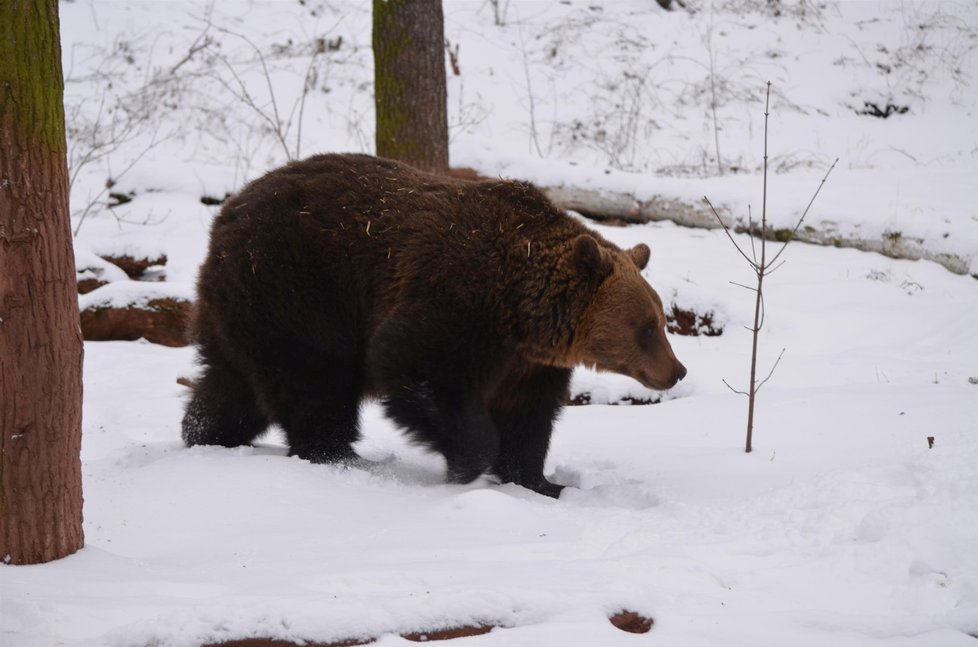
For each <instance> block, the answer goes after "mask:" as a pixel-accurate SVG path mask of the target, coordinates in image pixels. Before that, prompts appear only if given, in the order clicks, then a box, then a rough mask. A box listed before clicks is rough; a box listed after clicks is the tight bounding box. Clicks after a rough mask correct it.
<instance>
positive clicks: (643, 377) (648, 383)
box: [633, 371, 679, 391]
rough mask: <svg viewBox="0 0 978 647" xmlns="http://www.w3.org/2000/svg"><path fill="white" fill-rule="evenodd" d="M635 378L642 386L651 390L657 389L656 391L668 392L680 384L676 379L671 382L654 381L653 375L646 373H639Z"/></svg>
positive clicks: (670, 380)
mask: <svg viewBox="0 0 978 647" xmlns="http://www.w3.org/2000/svg"><path fill="white" fill-rule="evenodd" d="M633 377H634V378H635V379H636V380H638V381H639V382H641V383H642V386H645V387H647V388H650V389H655V390H656V391H666V390H668V389H671V388H672V387H674V386H676V383H677V382H679V380H678V379H677V378H675V377H674V378H672V379H669V380H657V379H654V378H653V377H652V376H651V375H649V374H648V373H646V372H645V371H641V372H639V374H638V375H635V376H633Z"/></svg>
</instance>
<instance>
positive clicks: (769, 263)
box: [703, 81, 839, 452]
mask: <svg viewBox="0 0 978 647" xmlns="http://www.w3.org/2000/svg"><path fill="white" fill-rule="evenodd" d="M770 105H771V82H770V81H768V83H767V96H766V98H765V101H764V172H763V178H764V187H763V191H762V194H761V196H762V197H761V222H760V230H759V231H758V232H757V234H758V237H759V238H760V243H759V244H757V245H755V244H754V239H753V237H752V238H751V239H750V241H751V246H750V255H749V256H748V255H747V252H746V251H744V249H743V248H742V247H741V246H740V245H739V244H738V243H737V241H736V240H734V237H733V235H731V233H730V228H729V227H728V226H727V223H725V222H724V221H723V219H722V218H721V217H720V214H719V213H717V210H716V207H714V206H713V203H711V202H710V199H709V198H707V197H706V196H704V197H703V200H704V201H705V202H706V204H707V205H709V207H710V210H711V211H712V212H713V215H714V216H715V217H716V219H717V221H718V222H719V223H720V226H721V227H723V231H724V233H726V234H727V238H728V239H730V242H731V243H733V246H734V247H735V248H736V249H737V251H738V252H740V255H741V256H743V257H744V260H746V261H747V264H748V265H750V268H751V270H753V272H754V276H755V277H756V278H757V284H756V286H754V287H751V286H748V285H742V284H740V283H734V285H737V286H738V287H742V288H746V289H748V290H750V291H752V292H754V296H755V298H754V325H753V327H750V328H747V330H750V331H751V355H750V381H749V383H748V387H747V391H741V390H738V389H735V388H733V387H732V386H730V384H728V383H727V381H726V380H724V381H723V383H724V384H726V385H727V388H729V389H730V390H731V391H733V392H734V393H738V394H741V395H745V396H747V443H746V449H745V451H746V452H750V451H751V442H752V439H753V434H754V404H755V401H756V399H757V392H758V391H760V389H761V387H762V386H764V384H766V383H767V381H768V380H770V379H771V376H772V375H773V374H774V369H776V368H777V367H778V364H779V363H780V362H781V358H782V356H784V350H785V349H783V348H782V349H781V353H780V354H778V358H777V359H776V360H775V361H774V364H773V365H772V366H771V369H770V370H769V371H768V373H767V375H766V376H765V377H764V378H763V379H761V380H758V379H757V342H758V336H759V335H760V332H761V328H763V327H764V314H765V312H764V310H765V307H764V291H763V289H764V279H765V277H767V276H769V275H770V274H771V273H773V272H774V271H775V270H777V269H778V268H780V267H781V266H782V265H784V263H785V261H783V260H782V261H780V263H779V262H778V261H779V260H780V258H781V254H782V253H784V250H785V248H786V247H787V246H788V243H789V242H791V240H792V239H793V238H794V236H795V233H797V231H798V229H799V228H800V227H801V224H802V223H803V222H804V221H805V217H806V216H807V215H808V211H809V210H810V209H811V208H812V204H813V203H814V202H815V198H817V197H818V194H819V192H820V191H821V190H822V187H823V186H824V185H825V181H826V180H827V179H828V177H829V173H831V172H832V169H834V168H835V165H836V163H838V161H839V160H838V158H836V159H835V161H834V162H832V165H831V166H830V167H829V170H828V171H826V172H825V176H824V177H822V181H821V182H820V183H819V185H818V188H816V189H815V193H814V194H813V195H812V198H811V200H809V201H808V206H806V207H805V210H804V211H803V212H802V214H801V217H800V218H798V221H797V222H796V223H795V226H794V227H793V228H792V229H791V230H790V231H789V232H788V233H787V234H786V235H781V232H779V236H778V237H779V239H781V240H783V242H782V243H781V248H780V249H778V251H777V253H775V254H774V255H773V256H772V257H771V258H770V259H768V255H767V240H768V238H769V237H770V235H769V234H770V232H769V230H768V228H767V168H768V155H767V133H768V117H769V115H770ZM747 222H748V233H749V235H751V236H753V235H754V232H755V230H754V222H753V218H752V217H751V215H750V207H748V209H747ZM758 247H759V248H760V250H758ZM758 252H759V254H760V255H759V256H758Z"/></svg>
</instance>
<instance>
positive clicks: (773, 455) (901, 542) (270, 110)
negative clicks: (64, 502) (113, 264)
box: [0, 0, 978, 647]
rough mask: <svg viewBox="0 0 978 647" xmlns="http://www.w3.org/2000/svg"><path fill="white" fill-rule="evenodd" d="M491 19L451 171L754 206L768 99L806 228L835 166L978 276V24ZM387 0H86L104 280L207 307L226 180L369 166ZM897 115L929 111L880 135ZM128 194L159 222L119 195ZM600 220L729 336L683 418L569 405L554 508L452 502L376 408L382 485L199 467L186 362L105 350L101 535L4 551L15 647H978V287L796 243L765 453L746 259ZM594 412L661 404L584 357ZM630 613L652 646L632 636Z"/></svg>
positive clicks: (834, 197) (712, 16)
mask: <svg viewBox="0 0 978 647" xmlns="http://www.w3.org/2000/svg"><path fill="white" fill-rule="evenodd" d="M498 5H499V12H500V16H499V17H500V20H499V21H497V20H496V19H495V16H494V12H493V4H492V3H490V2H488V1H481V0H478V1H472V2H467V1H460V0H446V2H445V16H446V39H447V41H448V43H449V47H450V49H451V50H452V51H454V50H455V47H456V46H457V47H458V50H457V52H458V53H457V57H458V61H457V63H458V67H459V72H460V73H459V74H458V75H456V74H454V73H453V72H452V71H451V70H449V77H448V79H449V105H450V121H451V124H452V129H451V132H452V143H451V157H452V163H453V165H455V166H468V167H472V168H474V169H476V170H478V171H479V172H481V173H483V174H486V175H490V176H491V175H504V176H506V177H516V178H524V179H529V180H533V181H537V182H542V183H547V184H559V183H566V184H568V185H573V186H584V187H588V188H595V189H609V190H615V191H628V192H632V193H634V194H636V195H637V196H639V197H641V196H642V195H647V194H659V195H666V196H672V197H677V198H683V199H687V200H690V201H691V200H694V199H698V198H699V197H700V196H702V195H704V194H705V195H709V196H710V197H711V199H713V200H714V201H715V202H718V203H722V204H724V205H725V206H726V207H727V208H729V209H730V210H731V212H734V213H738V212H739V213H746V211H747V207H748V205H751V208H752V210H753V213H754V214H755V215H756V214H757V213H758V212H759V208H760V203H761V179H760V175H759V169H760V165H761V157H762V154H763V153H762V151H763V114H762V113H763V97H764V82H765V81H767V80H770V81H772V83H773V87H774V95H773V97H772V114H771V120H770V131H771V134H770V155H771V166H772V174H771V177H770V178H769V183H770V194H769V201H768V208H769V216H770V218H771V219H772V222H773V223H774V224H775V226H778V227H784V226H790V225H791V224H793V222H794V221H795V220H796V219H797V217H798V215H799V214H800V212H801V210H802V209H804V207H805V205H806V204H807V202H808V199H809V198H810V196H811V193H812V192H813V191H814V190H815V188H816V186H817V184H818V181H819V180H820V179H821V177H822V176H823V175H824V173H825V170H826V169H827V168H828V166H829V164H831V161H832V160H833V159H835V158H836V157H839V158H840V161H839V164H838V166H837V167H836V169H835V171H833V174H832V175H831V176H830V178H829V180H828V182H827V184H826V186H825V188H824V189H823V191H822V194H821V195H820V197H819V199H818V201H817V202H816V203H815V205H814V207H813V209H812V212H811V213H810V214H809V217H808V220H807V221H806V222H808V223H809V224H812V225H813V226H815V227H819V228H825V229H830V230H833V231H839V232H843V233H852V232H862V233H863V234H866V233H867V232H869V234H875V235H877V236H878V235H881V234H885V235H888V236H891V237H904V238H907V239H913V240H915V241H918V243H919V245H921V246H923V247H925V248H927V249H928V250H931V251H932V252H934V253H938V254H942V253H944V254H954V255H957V256H958V257H960V258H962V259H965V263H966V265H967V266H968V273H969V274H976V273H978V208H976V198H978V134H976V133H978V119H976V107H978V84H976V78H978V62H976V52H978V49H976V47H978V5H975V3H973V2H967V1H962V2H952V1H947V2H926V1H918V2H914V1H906V2H882V1H881V2H876V1H873V2H869V1H864V2H845V1H838V2H836V1H826V2H811V1H804V2H802V1H792V0H782V1H781V2H779V3H773V4H771V3H768V2H766V0H765V1H762V0H732V1H731V2H723V3H721V2H713V3H710V2H709V1H708V0H687V5H688V6H689V7H691V8H692V9H695V11H694V12H693V13H690V12H688V11H683V10H678V11H673V12H667V11H664V10H662V9H661V8H660V7H659V6H658V5H657V4H656V2H654V1H653V0H625V1H617V2H611V1H610V0H588V1H583V0H555V1H550V0H540V1H532V2H531V1H518V0H511V1H510V2H505V1H502V2H499V3H498ZM370 6H371V3H370V2H367V1H364V0H361V1H356V0H329V1H325V0H301V1H300V0H295V1H290V0H279V1H273V0H251V1H244V0H237V1H227V2H220V3H218V2H212V3H206V2H194V1H192V0H170V1H165V2H164V1H160V2H140V1H138V0H97V1H96V0H75V1H73V2H68V1H65V2H62V3H61V5H60V9H61V28H62V39H63V52H64V70H65V76H66V89H65V98H66V106H67V116H68V129H69V148H70V151H69V162H70V168H71V172H72V174H73V182H72V210H73V226H74V227H75V229H76V231H77V236H76V238H75V249H76V255H77V258H78V266H79V269H81V268H83V267H85V266H87V265H86V264H89V265H97V264H98V261H97V259H96V255H97V254H104V253H129V254H133V255H153V254H159V253H165V254H166V255H167V257H168V262H167V264H166V268H165V279H166V282H165V283H163V284H159V283H157V284H151V283H143V282H135V281H128V280H127V279H125V278H124V277H119V276H118V275H113V276H111V277H110V278H111V279H112V280H113V281H114V282H113V283H112V284H111V286H109V287H110V288H111V290H109V291H108V292H111V294H110V297H111V299H112V300H113V301H118V300H122V301H138V300H140V299H146V298H153V297H154V296H159V295H160V294H163V295H177V296H180V295H182V296H187V297H190V296H192V294H193V281H194V277H195V274H196V271H197V266H198V264H199V263H200V261H201V260H202V258H203V254H204V253H205V250H206V244H207V232H208V228H209V224H210V221H211V219H212V218H213V216H214V215H215V213H216V210H217V209H218V207H209V206H205V205H203V204H201V202H200V198H201V197H202V196H209V197H216V198H221V197H223V196H224V195H225V194H226V193H228V192H233V191H235V190H237V189H238V188H240V187H241V186H242V184H243V183H244V182H245V181H247V180H249V179H253V178H255V177H258V176H260V175H261V174H262V173H263V172H265V171H266V170H268V169H271V168H273V167H275V166H277V165H280V164H282V163H284V162H285V161H286V160H287V158H288V156H293V157H295V156H304V155H308V154H312V153H314V152H323V151H344V150H351V151H364V152H372V141H373V123H372V119H373V116H372V115H373V107H372V105H373V104H372V102H373V98H372V78H373V76H372V56H371V53H370ZM774 8H778V9H779V10H778V11H777V12H775V11H774ZM776 14H777V15H776ZM497 22H499V23H502V24H497ZM319 39H321V40H319ZM258 52H260V53H261V55H262V58H261V59H260V58H259V57H258V55H257V53H258ZM262 59H263V60H264V68H263V67H262ZM266 71H267V72H266ZM303 88H307V89H308V91H307V92H306V98H305V102H302V101H301V97H302V95H303ZM273 98H274V104H273V102H272V99H273ZM867 101H868V102H872V103H874V104H876V105H877V106H878V107H880V108H885V106H886V105H887V104H893V105H894V106H895V107H897V108H901V109H902V108H903V107H906V108H907V110H906V112H897V113H895V114H891V115H890V116H889V117H888V118H886V119H881V118H877V117H873V116H868V115H861V114H858V112H859V111H861V110H864V109H865V108H866V106H865V102H867ZM714 107H715V113H716V117H715V118H714ZM276 111H277V114H278V117H276V116H275V115H276ZM300 114H301V120H300ZM300 124H301V128H300ZM276 132H277V133H278V134H276ZM717 148H719V156H720V164H719V166H720V167H722V168H723V170H724V174H723V176H719V175H718V172H719V169H718V161H717ZM734 167H736V168H734ZM109 180H111V181H110V182H107V181H109ZM108 184H111V188H109V187H108V186H107V185H108ZM109 192H112V193H118V194H124V195H127V196H129V197H131V198H132V201H131V202H128V203H126V204H124V205H121V206H118V207H115V208H109V207H107V206H106V203H107V202H108V201H109V197H108V193H109ZM595 228H596V229H598V230H599V231H601V233H602V234H603V235H605V236H607V237H608V238H610V239H612V240H614V241H616V242H618V243H619V244H621V245H632V244H635V243H637V242H640V241H642V242H647V243H649V244H650V246H651V247H652V250H653V256H652V261H651V263H650V266H649V268H648V269H647V270H646V272H645V275H646V277H647V278H648V279H649V281H650V282H651V283H652V285H653V286H654V287H655V288H656V289H657V290H658V291H659V293H660V294H661V295H662V296H663V299H664V300H665V301H666V303H667V304H668V303H676V304H678V305H680V306H682V307H684V308H690V309H694V310H696V311H698V312H713V313H714V316H715V320H716V321H718V322H719V323H721V324H723V325H724V326H725V330H724V333H723V335H721V336H719V337H676V336H674V337H673V338H672V343H673V345H674V348H675V349H676V352H677V355H678V356H679V357H680V359H681V360H682V361H683V362H684V363H685V364H686V366H687V367H688V368H689V377H688V378H687V379H686V380H685V381H684V382H682V383H681V384H680V385H679V386H677V387H676V388H675V389H673V390H672V392H670V393H667V394H666V397H665V400H664V401H663V402H662V403H660V404H656V405H651V406H609V405H603V404H596V405H590V406H583V407H568V408H567V409H565V411H564V413H563V416H562V418H561V420H560V422H559V423H558V425H557V429H556V433H555V436H554V441H553V444H552V450H551V454H550V457H549V459H548V464H547V470H546V471H547V473H548V474H551V475H552V478H553V479H554V480H556V481H558V482H561V483H565V484H568V485H571V486H573V487H571V488H568V489H567V490H565V491H564V493H563V495H562V496H561V498H560V499H559V500H551V499H547V498H545V497H541V496H538V495H536V494H534V493H532V492H530V491H528V490H525V489H522V488H519V487H515V486H512V485H506V486H500V485H497V484H493V483H491V482H489V481H488V480H480V481H479V482H476V483H474V484H472V485H469V486H456V485H446V484H444V483H443V476H444V474H443V472H444V464H443V461H442V460H441V459H440V458H439V457H436V456H433V455H430V454H426V453H424V452H423V451H421V450H419V449H417V448H414V447H412V446H410V445H408V444H407V443H406V442H405V441H404V439H403V438H402V437H401V435H400V434H399V433H398V432H397V431H396V430H395V429H393V428H392V426H391V425H390V424H389V423H388V422H387V421H386V420H385V419H384V418H383V416H382V415H381V412H380V410H379V409H378V408H377V407H376V405H367V406H366V407H365V408H364V415H363V431H364V439H363V441H362V443H361V444H360V446H359V447H358V449H359V451H360V452H361V453H362V454H363V455H364V456H365V457H367V458H369V459H372V460H374V461H377V463H378V464H377V466H376V467H375V468H374V469H372V470H348V469H341V468H337V467H331V466H322V465H312V464H309V463H307V462H304V461H301V460H298V459H291V458H287V457H286V456H285V448H284V446H283V445H282V443H281V439H280V438H279V437H278V436H277V435H276V434H274V433H273V434H270V435H269V436H268V437H267V438H266V439H265V442H262V443H260V444H259V445H258V446H256V447H254V448H250V447H249V448H239V449H233V450H228V449H219V448H209V447H198V448H194V449H186V448H184V447H183V446H182V443H181V442H180V438H179V435H180V434H179V426H180V418H181V415H182V407H183V404H184V401H185V398H186V395H187V390H186V389H185V388H184V387H182V386H180V385H178V384H177V383H176V379H177V378H178V377H181V376H190V375H192V374H193V371H194V368H193V350H192V349H191V348H184V349H172V348H165V347H162V346H156V345H153V344H149V343H146V342H101V343H98V342H89V343H86V346H85V350H86V355H85V405H84V432H83V447H82V461H83V472H84V493H85V510H84V513H85V533H86V547H85V548H84V549H83V550H81V551H80V552H78V553H77V554H75V555H73V556H70V557H68V558H65V559H63V560H60V561H58V562H55V563H51V564H46V565H40V566H29V567H25V566H18V567H11V566H0V643H2V644H3V645H5V646H8V645H9V646H11V647H34V646H37V647H41V646H50V645H71V646H74V645H86V646H115V645H118V646H130V645H158V646H172V647H178V646H179V647H183V646H186V647H196V646H197V645H201V644H204V643H207V642H214V641H220V640H229V639H235V638H244V637H249V636H263V637H270V638H280V639H289V640H316V641H324V642H326V641H333V640H340V639H349V638H356V637H379V638H380V640H379V642H378V644H381V645H398V644H407V643H406V641H405V640H404V639H402V638H400V637H398V636H397V635H396V634H399V633H404V632H408V631H419V630H432V629H438V628H445V627H452V626H459V625H467V624H478V623H487V624H493V625H497V626H498V627H500V628H497V629H494V630H493V631H492V632H490V633H488V634H485V635H482V636H477V637H470V638H461V639H457V640H455V644H458V645H487V646H488V645H507V646H508V645H567V646H575V645H595V646H597V645H638V644H649V645H654V644H655V645H669V646H673V645H678V646H682V645H750V646H754V645H772V646H775V645H777V646H783V645H813V646H814V645H888V646H889V645H901V646H902V645H916V646H921V647H923V646H928V647H929V646H943V645H948V646H950V645H965V646H971V645H975V644H976V642H975V638H973V637H972V636H973V635H975V634H978V385H976V384H975V383H974V382H976V381H978V380H976V379H975V378H978V282H976V280H975V278H973V277H972V276H968V275H967V274H965V275H959V274H952V273H951V272H949V271H948V270H947V269H945V268H944V267H942V266H940V265H938V264H936V263H933V262H930V261H904V260H894V259H891V258H886V257H884V256H881V255H878V254H872V253H865V252H859V251H855V250H851V249H836V248H832V247H816V246H811V245H805V244H800V243H793V244H792V245H790V246H789V247H788V249H787V251H786V252H785V255H784V256H783V258H786V259H787V264H786V265H784V267H783V268H782V269H779V270H778V271H777V272H775V273H774V274H773V275H772V276H771V278H770V280H769V281H768V282H767V283H766V287H765V297H766V305H767V317H766V320H765V325H764V328H763V331H762V335H761V347H760V355H761V366H762V369H761V370H762V372H764V371H765V369H766V367H770V366H771V365H772V363H773V362H774V361H775V359H776V358H777V357H778V355H779V353H780V352H781V350H782V349H785V350H784V357H783V359H782V361H781V363H780V365H779V366H778V368H777V370H776V372H775V373H774V374H773V376H772V378H771V380H770V382H768V383H767V384H766V385H765V387H764V389H763V390H762V391H761V394H760V396H759V401H758V412H757V420H756V429H755V437H754V452H753V453H751V454H745V453H744V451H743V441H744V429H745V418H746V401H745V399H744V398H743V397H742V396H739V395H736V394H734V393H731V392H730V391H729V390H728V389H727V387H725V386H724V385H723V382H722V380H723V379H726V380H727V381H728V382H730V383H731V384H733V385H734V386H737V387H739V388H743V386H744V381H745V379H746V376H747V371H748V361H749V351H750V334H749V332H748V331H747V330H745V326H749V325H750V323H751V321H752V317H753V300H752V294H751V293H749V292H747V291H746V290H744V289H742V288H738V287H736V286H734V285H732V284H731V281H733V282H738V283H750V282H751V280H752V275H751V272H750V270H749V268H748V267H747V266H746V264H745V262H744V260H743V259H742V258H741V257H740V256H739V254H738V253H737V252H736V251H735V250H734V249H733V247H732V246H731V244H730V241H728V240H727V238H726V237H725V236H724V234H723V233H722V232H721V231H717V230H709V231H707V230H692V229H684V228H681V227H678V226H675V225H672V224H669V223H658V224H649V225H642V226H632V227H627V228H615V227H601V226H595ZM735 238H736V240H737V241H738V242H739V243H740V244H741V246H744V247H746V248H749V246H750V242H749V239H748V238H746V237H745V236H741V235H737V236H735ZM162 286H165V287H162ZM103 289H105V288H103ZM94 294H95V293H92V295H89V296H88V297H83V298H88V299H89V300H92V299H95V298H96V297H94V296H93V295H94ZM574 390H575V392H581V391H589V392H590V393H592V395H593V396H594V400H595V401H596V402H609V401H611V402H614V401H618V400H620V399H621V398H622V397H624V396H629V395H631V396H636V397H642V396H649V395H650V394H649V393H648V392H647V391H645V390H644V389H642V388H641V387H640V386H639V385H637V384H635V383H633V382H631V381H630V380H627V379H626V378H617V377H616V376H607V375H597V374H594V373H589V372H580V373H579V374H578V375H577V376H576V377H575V384H574ZM929 436H931V437H933V438H934V445H933V448H929V447H928V441H927V438H928V437H929ZM620 609H631V610H634V611H637V612H639V613H642V614H644V615H647V616H649V617H651V618H653V619H654V620H655V625H654V627H653V629H652V630H651V631H650V632H649V633H647V634H644V635H633V634H627V633H624V632H622V631H619V630H618V629H616V628H614V627H613V626H612V625H611V624H610V623H609V622H608V621H607V619H606V618H607V616H608V615H610V614H611V613H614V612H615V611H617V610H620ZM969 634H971V635H969Z"/></svg>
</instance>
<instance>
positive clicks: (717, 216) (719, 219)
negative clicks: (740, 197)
mask: <svg viewBox="0 0 978 647" xmlns="http://www.w3.org/2000/svg"><path fill="white" fill-rule="evenodd" d="M703 200H704V201H705V202H706V204H707V206H708V207H710V211H712V212H713V215H714V216H716V219H717V222H719V223H720V226H721V227H723V233H725V234H726V235H727V238H729V239H730V242H731V243H733V246H734V247H736V248H737V251H738V252H740V255H741V256H743V257H744V260H745V261H747V262H748V263H750V266H751V267H753V268H754V269H755V270H756V269H757V263H755V262H754V261H752V260H751V259H750V258H749V257H748V256H747V254H745V253H744V250H742V249H741V248H740V245H738V244H737V241H735V240H734V239H733V235H732V234H731V233H730V227H728V226H727V223H725V222H723V218H721V217H720V214H719V213H717V209H716V207H714V206H713V203H712V202H710V199H709V198H708V197H706V196H705V195H704V196H703Z"/></svg>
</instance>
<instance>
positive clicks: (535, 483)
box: [489, 364, 571, 498]
mask: <svg viewBox="0 0 978 647" xmlns="http://www.w3.org/2000/svg"><path fill="white" fill-rule="evenodd" d="M570 375H571V372H570V370H568V369H563V368H555V367H552V366H541V365H535V364H521V365H520V366H518V367H517V368H515V369H514V370H513V371H511V372H510V374H509V375H507V376H506V378H505V379H504V380H503V381H502V383H501V384H500V386H499V387H498V389H497V390H496V393H495V394H494V395H493V397H492V399H491V401H490V405H489V411H490V415H491V417H492V420H493V423H494V424H495V425H496V428H497V429H498V430H499V437H500V447H499V457H498V459H497V460H496V463H495V465H494V467H493V471H494V472H495V473H496V475H497V476H498V477H499V478H500V479H502V481H503V482H512V483H516V484H517V485H522V486H523V487H526V488H529V489H531V490H533V491H534V492H538V493H540V494H543V495H545V496H549V497H554V498H557V497H559V496H560V492H561V490H563V489H564V486H562V485H557V484H556V483H551V482H550V481H548V480H547V479H546V478H545V477H544V475H543V464H544V461H545V460H546V458H547V451H548V450H549V448H550V436H551V433H552V431H553V422H554V419H555V418H556V417H557V414H558V413H559V411H560V408H561V406H563V402H564V400H565V399H566V397H567V389H568V385H569V384H570Z"/></svg>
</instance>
